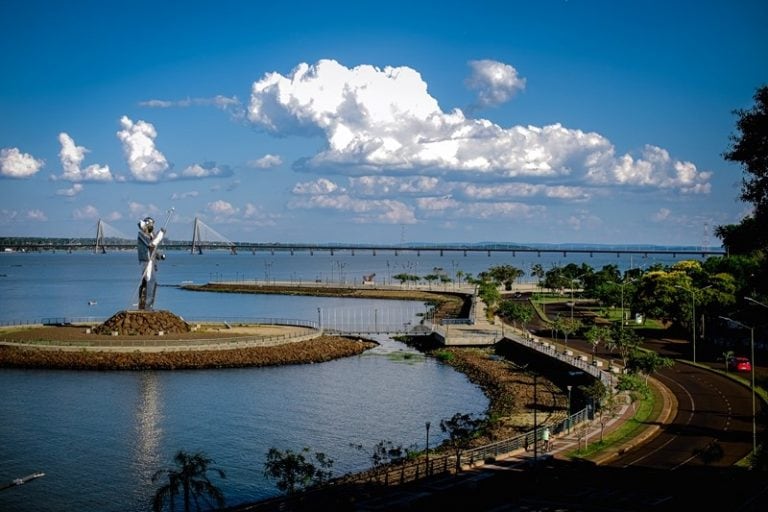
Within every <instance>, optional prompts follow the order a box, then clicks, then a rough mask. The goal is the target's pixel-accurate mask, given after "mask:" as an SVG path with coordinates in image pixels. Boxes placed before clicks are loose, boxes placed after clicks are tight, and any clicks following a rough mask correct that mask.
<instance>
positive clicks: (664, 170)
mask: <svg viewBox="0 0 768 512" xmlns="http://www.w3.org/2000/svg"><path fill="white" fill-rule="evenodd" d="M593 157H594V162H593V164H594V165H592V166H591V168H590V170H589V172H587V179H588V180H589V181H591V182H592V183H596V184H622V185H635V186H641V187H642V186H653V187H656V188H674V189H678V190H680V191H681V192H682V193H689V194H708V193H709V192H710V189H711V184H710V183H709V179H710V178H711V176H712V173H710V172H700V171H697V170H696V166H695V165H693V164H692V163H691V162H680V161H678V160H674V159H672V157H671V156H670V155H669V152H668V151H667V150H665V149H662V148H660V147H657V146H652V145H646V146H645V148H644V149H643V152H642V156H640V157H638V158H635V157H633V156H631V155H624V156H622V157H620V158H618V159H614V158H613V152H612V150H611V151H609V152H608V153H607V154H595V155H593ZM603 160H607V161H608V164H607V165H606V163H605V162H604V161H603Z"/></svg>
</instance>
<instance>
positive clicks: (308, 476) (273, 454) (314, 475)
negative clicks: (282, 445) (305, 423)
mask: <svg viewBox="0 0 768 512" xmlns="http://www.w3.org/2000/svg"><path fill="white" fill-rule="evenodd" d="M310 455H311V453H310V450H309V448H307V447H305V448H303V449H302V450H301V451H300V452H298V453H295V452H293V451H292V450H286V451H284V452H283V451H280V450H278V449H277V448H270V449H269V452H267V461H266V462H265V463H264V476H266V477H267V478H271V479H273V480H275V481H276V485H277V488H278V489H280V490H281V491H283V492H285V493H287V494H294V493H295V492H297V491H300V490H303V489H306V488H308V487H310V486H313V485H321V484H323V483H324V482H327V481H328V480H329V479H330V478H331V471H330V468H331V467H332V466H333V460H332V459H330V458H328V457H327V456H326V455H325V454H324V453H322V452H316V453H315V454H314V459H315V462H314V463H313V462H310V460H309V458H310Z"/></svg>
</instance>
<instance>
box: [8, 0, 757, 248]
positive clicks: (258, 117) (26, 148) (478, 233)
mask: <svg viewBox="0 0 768 512" xmlns="http://www.w3.org/2000/svg"><path fill="white" fill-rule="evenodd" d="M767 24H768V2H765V1H764V0H760V1H747V0H744V1H739V0H735V1H734V0H728V1H720V0H708V1H704V2H702V1H693V0H691V1H674V0H670V1H654V0H648V1H629V0H627V1H620V2H617V1H607V0H606V1H589V0H541V1H537V2H531V1H524V2H518V1H514V0H506V1H485V0H475V1H473V2H456V1H451V0H442V1H439V2H431V1H421V2H419V1H413V0H410V1H400V0H391V1H388V2H365V1H360V0H357V1H352V2H332V1H328V2H316V1H312V2H304V1H301V0H296V1H293V2H246V1H242V2H236V1H228V0H219V1H217V2H210V1H209V2H202V1H185V2H171V1H160V2H158V1H152V2H147V1H144V0H135V1H132V2H129V3H126V2H103V1H88V0H81V1H75V2H60V1H45V2H43V1H39V0H23V1H17V0H1V1H0V55H2V67H3V73H2V75H3V78H2V80H0V236H42V237H63V238H75V237H90V238H93V237H94V236H95V235H96V227H97V225H98V223H99V221H101V222H102V223H103V226H104V228H105V234H107V235H108V236H126V237H129V238H133V237H135V236H136V231H137V222H138V221H139V220H140V219H142V218H144V217H147V216H151V217H153V218H155V219H156V221H157V222H158V223H159V224H164V223H165V222H166V220H167V219H168V218H169V215H170V219H169V220H168V235H167V236H168V237H169V238H171V239H174V240H190V239H191V238H192V231H193V226H194V221H195V219H196V218H197V219H199V220H200V221H201V222H202V224H201V226H202V227H203V238H204V239H205V240H210V241H222V240H228V241H235V242H283V243H294V242H295V243H302V242H303V243H332V242H339V243H378V244H400V243H412V242H424V243H430V242H433V243H476V242H477V243H480V242H498V243H522V244H537V243H538V244H544V243H576V244H579V243H582V244H610V245H618V244H657V245H692V246H697V247H698V246H707V247H710V246H711V247H719V246H720V240H719V239H718V238H717V237H716V236H715V235H714V230H715V228H716V227H717V226H719V225H725V224H732V223H737V222H739V221H740V220H741V219H742V218H743V217H744V216H745V215H748V214H749V213H750V205H749V204H745V203H743V202H741V201H740V200H739V192H740V186H741V180H742V177H743V171H742V169H741V167H740V166H739V165H738V164H735V163H733V162H726V161H725V160H724V159H723V156H722V155H723V153H724V152H725V151H727V149H728V147H729V144H730V137H731V136H732V135H733V134H734V133H736V120H737V116H736V115H735V113H734V111H735V110H737V109H748V108H751V107H752V105H753V104H754V100H753V96H754V93H755V91H756V90H757V89H758V88H759V87H760V86H762V85H765V84H768V65H767V64H766V63H768V35H766V31H765V27H766V25H767Z"/></svg>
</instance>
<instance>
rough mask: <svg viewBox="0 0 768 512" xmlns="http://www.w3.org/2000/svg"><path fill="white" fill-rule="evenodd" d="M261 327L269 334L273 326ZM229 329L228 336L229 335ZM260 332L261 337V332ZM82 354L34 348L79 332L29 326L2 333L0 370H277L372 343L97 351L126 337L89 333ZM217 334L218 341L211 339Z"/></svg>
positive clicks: (243, 333) (326, 339) (249, 331)
mask: <svg viewBox="0 0 768 512" xmlns="http://www.w3.org/2000/svg"><path fill="white" fill-rule="evenodd" d="M265 329H267V330H268V331H269V333H271V334H273V335H274V334H275V332H276V328H275V327H270V326H266V327H265ZM257 330H258V329H257V328H256V327H250V328H248V327H240V328H236V329H233V330H231V331H230V330H227V331H217V332H213V331H205V332H193V333H187V334H184V335H174V336H168V337H164V339H165V340H166V341H167V343H169V344H171V343H178V342H179V341H183V340H189V341H194V340H196V339H200V338H203V337H205V338H209V339H211V338H212V339H213V340H215V339H222V340H224V339H226V340H232V339H233V337H234V338H237V337H238V336H240V337H244V338H245V337H252V336H253V335H254V333H255V332H256V331H257ZM233 331H234V332H233ZM262 334H263V333H262ZM88 336H90V338H89V343H90V345H89V347H88V350H63V349H56V348H51V347H50V346H48V345H43V344H40V342H41V341H46V342H60V343H62V342H67V341H70V342H82V340H83V339H84V334H83V328H77V327H34V328H24V329H15V330H11V329H4V330H3V332H2V333H0V339H1V340H3V341H5V342H9V343H13V345H8V344H4V345H0V368H44V369H61V370H102V371H106V370H191V369H208V368H243V367H258V366H278V365H288V364H312V363H322V362H324V361H331V360H333V359H339V358H343V357H351V356H355V355H359V354H362V353H363V352H365V351H366V350H369V349H371V348H373V347H375V346H377V344H376V343H375V342H373V341H370V340H363V339H360V338H347V337H343V336H323V335H320V336H317V337H314V338H312V339H305V340H299V341H287V342H285V343H281V344H276V345H270V346H256V347H243V348H226V349H221V350H183V349H182V350H180V349H179V346H178V344H176V345H175V346H174V349H173V350H166V351H145V350H140V349H138V348H136V349H133V350H122V351H114V350H113V351H107V350H98V344H99V343H100V342H101V343H105V344H106V343H108V342H109V343H114V342H116V341H118V340H119V339H120V338H128V337H127V336H122V337H121V336H100V335H91V334H89V335H88ZM217 336H218V338H217Z"/></svg>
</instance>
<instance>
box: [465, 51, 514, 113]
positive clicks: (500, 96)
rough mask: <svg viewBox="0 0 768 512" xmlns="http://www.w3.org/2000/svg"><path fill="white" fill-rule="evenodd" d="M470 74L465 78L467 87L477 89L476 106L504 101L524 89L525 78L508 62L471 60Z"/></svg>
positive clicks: (497, 103) (493, 104)
mask: <svg viewBox="0 0 768 512" xmlns="http://www.w3.org/2000/svg"><path fill="white" fill-rule="evenodd" d="M469 67H470V68H472V74H471V75H470V76H469V78H467V79H466V81H465V83H466V85H467V87H468V88H470V89H471V90H473V91H477V106H479V107H493V106H496V105H500V104H502V103H506V102H507V101H509V100H510V99H511V98H512V96H514V95H515V93H516V92H517V91H520V90H523V89H525V78H520V76H519V75H518V74H517V70H516V69H515V68H514V67H512V66H510V65H509V64H504V63H503V62H498V61H495V60H488V59H484V60H472V61H470V62H469Z"/></svg>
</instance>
